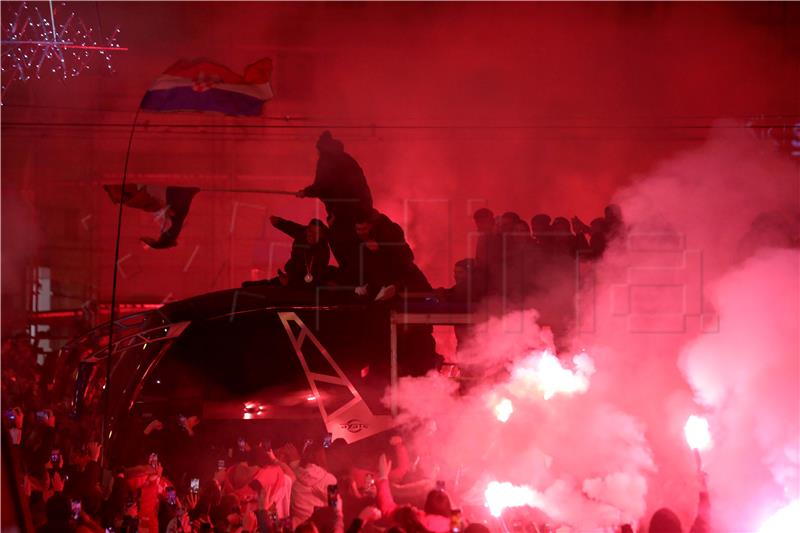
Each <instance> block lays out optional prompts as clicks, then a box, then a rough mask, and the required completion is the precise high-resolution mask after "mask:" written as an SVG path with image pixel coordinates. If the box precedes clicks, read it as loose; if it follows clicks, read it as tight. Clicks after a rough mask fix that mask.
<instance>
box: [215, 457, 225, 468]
mask: <svg viewBox="0 0 800 533" xmlns="http://www.w3.org/2000/svg"><path fill="white" fill-rule="evenodd" d="M217 470H225V459H220V460H219V461H217Z"/></svg>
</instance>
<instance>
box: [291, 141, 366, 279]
mask: <svg viewBox="0 0 800 533" xmlns="http://www.w3.org/2000/svg"><path fill="white" fill-rule="evenodd" d="M317 150H318V151H319V160H318V161H317V172H316V175H315V177H314V183H312V184H311V185H309V186H308V187H305V188H304V189H301V190H300V191H298V192H297V196H298V197H299V198H319V199H320V200H322V203H323V204H325V210H326V211H327V215H328V224H329V225H330V235H329V237H330V245H331V251H332V252H333V256H334V257H335V258H336V261H337V262H338V263H339V267H340V277H341V279H340V281H341V282H343V283H345V284H351V283H354V282H355V280H356V276H357V274H358V247H359V243H358V239H357V238H356V234H355V222H356V219H358V218H360V217H363V216H364V214H366V213H369V212H370V211H371V210H372V193H371V192H370V189H369V185H368V184H367V179H366V177H365V176H364V171H363V170H361V167H360V166H359V165H358V163H357V162H356V160H355V159H353V158H352V157H351V156H350V155H349V154H347V153H346V152H345V151H344V145H343V144H342V142H341V141H339V140H337V139H334V138H333V136H332V135H331V133H330V132H329V131H325V132H323V133H322V135H320V136H319V140H318V141H317Z"/></svg>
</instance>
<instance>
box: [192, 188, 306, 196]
mask: <svg viewBox="0 0 800 533" xmlns="http://www.w3.org/2000/svg"><path fill="white" fill-rule="evenodd" d="M200 192H231V193H237V192H240V193H253V194H284V195H287V196H295V195H296V194H297V191H284V190H281V189H200Z"/></svg>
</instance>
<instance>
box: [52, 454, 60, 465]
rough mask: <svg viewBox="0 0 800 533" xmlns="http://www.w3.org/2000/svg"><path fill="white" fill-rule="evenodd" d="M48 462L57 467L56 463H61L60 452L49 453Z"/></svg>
mask: <svg viewBox="0 0 800 533" xmlns="http://www.w3.org/2000/svg"><path fill="white" fill-rule="evenodd" d="M50 462H51V463H53V465H58V463H60V462H61V452H59V451H58V450H53V451H52V452H51V453H50Z"/></svg>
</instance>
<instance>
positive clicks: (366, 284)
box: [356, 210, 432, 301]
mask: <svg viewBox="0 0 800 533" xmlns="http://www.w3.org/2000/svg"><path fill="white" fill-rule="evenodd" d="M356 234H357V235H358V238H359V239H360V241H361V243H362V245H361V250H360V258H359V259H361V261H360V262H361V264H362V265H363V269H362V270H361V272H360V273H361V276H360V278H361V279H360V282H359V287H358V288H357V289H356V293H357V294H359V296H366V295H369V296H371V297H374V298H375V300H378V301H381V300H389V299H391V298H392V297H393V296H394V295H395V294H397V293H398V292H400V291H404V290H405V291H408V292H427V291H431V290H432V287H431V284H430V283H428V279H427V278H426V277H425V274H423V273H422V271H421V270H420V269H419V267H418V266H417V265H416V264H415V263H414V252H412V251H411V247H410V246H409V245H408V243H407V242H406V239H405V234H404V233H403V228H401V227H400V225H399V224H397V223H396V222H393V221H392V220H391V219H390V218H389V217H387V216H386V215H384V214H383V213H380V212H378V211H376V210H373V211H372V212H371V213H369V215H367V216H365V217H362V219H361V220H359V221H358V223H357V224H356Z"/></svg>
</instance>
